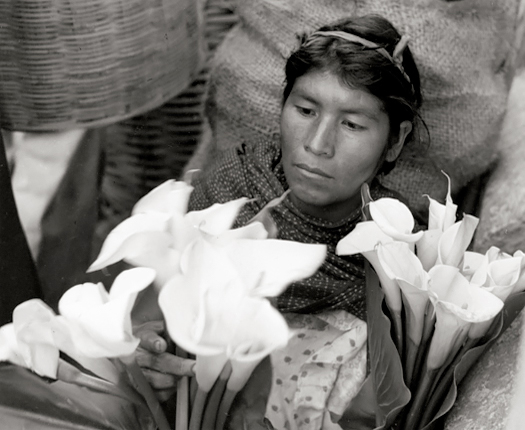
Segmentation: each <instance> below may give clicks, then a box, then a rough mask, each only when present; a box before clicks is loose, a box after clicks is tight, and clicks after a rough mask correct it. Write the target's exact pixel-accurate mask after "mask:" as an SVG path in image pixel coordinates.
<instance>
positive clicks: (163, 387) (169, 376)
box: [133, 321, 195, 401]
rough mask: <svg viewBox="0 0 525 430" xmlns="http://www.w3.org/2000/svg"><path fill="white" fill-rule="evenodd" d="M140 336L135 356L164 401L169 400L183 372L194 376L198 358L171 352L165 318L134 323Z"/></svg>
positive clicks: (158, 395)
mask: <svg viewBox="0 0 525 430" xmlns="http://www.w3.org/2000/svg"><path fill="white" fill-rule="evenodd" d="M133 331H134V334H135V336H137V337H138V338H139V339H140V344H139V347H138V348H137V350H136V352H135V359H136V360H137V363H138V365H139V366H140V367H141V369H142V372H143V373H144V375H145V376H146V379H147V380H148V381H149V383H150V385H151V386H152V387H153V389H154V390H155V392H156V394H157V398H158V399H159V400H160V401H166V400H168V399H169V398H170V397H171V396H172V395H173V393H174V392H175V391H176V389H177V380H178V379H179V378H180V377H181V376H194V372H193V367H194V366H195V360H191V359H187V358H182V357H178V356H176V355H174V354H171V353H169V352H167V348H168V343H167V342H166V339H164V338H163V337H162V334H163V333H164V322H163V321H149V322H146V323H144V324H141V325H139V326H135V327H134V330H133Z"/></svg>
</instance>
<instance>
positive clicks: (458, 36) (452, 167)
mask: <svg viewBox="0 0 525 430" xmlns="http://www.w3.org/2000/svg"><path fill="white" fill-rule="evenodd" d="M517 8H518V0H499V1H497V2H494V1H492V0H461V1H454V2H446V1H443V0H366V1H364V0H353V1H348V0H345V1H343V0H280V1H276V0H242V1H240V0H239V1H237V9H236V13H237V14H238V15H239V18H240V24H239V25H238V26H237V27H236V28H234V29H233V30H232V31H231V32H230V33H229V34H228V36H227V37H226V39H225V40H224V42H223V44H222V45H221V46H220V48H219V49H218V51H217V52H216V54H215V56H214V59H213V64H212V69H211V72H210V83H209V95H208V108H207V115H208V120H209V122H210V125H211V128H212V130H213V139H210V140H209V141H208V142H206V143H203V145H208V146H209V147H208V148H206V150H203V149H202V148H200V150H198V151H197V154H198V155H197V156H196V157H199V159H198V160H192V161H190V165H192V167H199V166H206V164H207V162H208V160H209V159H212V158H213V157H214V156H215V155H214V154H215V153H216V152H220V151H223V150H224V149H226V148H228V147H231V146H236V145H238V144H239V142H241V141H242V140H243V139H247V140H254V139H255V140H256V139H260V138H267V137H268V136H271V135H273V134H274V133H276V132H278V129H279V114H280V109H281V100H282V97H281V94H282V90H283V87H284V85H283V84H284V65H285V61H286V58H287V57H288V56H289V54H290V53H291V52H292V50H293V49H295V48H296V47H297V41H296V34H297V33H300V32H304V31H311V30H313V29H315V28H317V27H318V26H320V25H323V24H326V23H329V22H331V21H334V20H336V19H341V18H343V17H348V16H358V15H364V14H369V13H376V14H381V15H383V16H385V17H386V18H387V19H389V20H390V21H391V22H392V23H393V24H394V25H395V26H396V28H397V29H399V31H400V32H401V33H402V34H407V35H408V36H409V37H410V40H411V41H410V43H409V46H410V49H411V50H412V52H413V54H414V56H415V58H416V61H417V63H418V65H419V70H420V73H421V78H422V89H423V97H424V105H423V108H422V110H421V116H422V118H423V119H424V121H425V123H426V125H427V126H428V130H429V132H430V139H431V140H430V144H428V142H427V143H423V144H421V145H418V146H414V145H412V146H408V147H407V148H405V149H406V150H405V151H404V152H403V154H402V156H401V159H400V160H399V163H398V168H396V169H394V171H393V172H392V173H391V174H389V175H388V176H387V177H386V178H385V184H387V185H388V186H389V187H390V188H392V189H394V190H396V191H399V192H401V193H402V194H403V195H404V196H405V197H407V198H408V200H409V202H410V203H411V205H412V206H413V207H415V208H416V209H418V210H421V211H425V210H426V207H427V200H426V199H425V198H423V197H422V195H423V194H429V195H431V196H432V197H434V198H436V199H438V200H443V199H444V197H445V195H446V190H447V181H446V178H445V176H444V175H442V174H441V170H443V171H445V172H446V173H447V174H448V175H449V176H451V178H452V187H453V192H455V191H458V190H459V189H460V188H462V187H463V186H465V185H466V184H467V183H468V182H469V181H470V180H472V179H473V178H476V177H478V176H479V175H480V174H482V173H484V172H486V171H487V170H488V169H489V168H490V167H491V166H492V165H493V163H494V162H495V160H496V159H497V150H496V144H495V142H496V140H497V133H498V131H499V129H500V123H501V118H502V115H503V113H504V110H505V104H506V99H507V94H508V84H507V80H506V70H505V62H506V60H507V59H508V57H509V56H510V54H511V53H512V52H513V42H514V33H515V27H516V16H517ZM423 135H424V134H423ZM203 154H204V156H203Z"/></svg>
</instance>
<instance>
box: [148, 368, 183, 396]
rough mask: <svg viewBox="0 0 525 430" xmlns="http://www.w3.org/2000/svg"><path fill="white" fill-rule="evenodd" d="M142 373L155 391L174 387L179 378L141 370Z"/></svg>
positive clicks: (154, 371)
mask: <svg viewBox="0 0 525 430" xmlns="http://www.w3.org/2000/svg"><path fill="white" fill-rule="evenodd" d="M142 373H144V376H145V377H146V379H147V380H148V382H149V383H150V385H151V386H152V387H153V388H154V389H155V390H161V391H162V390H167V389H172V388H174V387H176V385H177V380H178V379H179V378H180V377H179V376H175V375H171V374H169V373H161V372H158V371H156V370H150V369H142Z"/></svg>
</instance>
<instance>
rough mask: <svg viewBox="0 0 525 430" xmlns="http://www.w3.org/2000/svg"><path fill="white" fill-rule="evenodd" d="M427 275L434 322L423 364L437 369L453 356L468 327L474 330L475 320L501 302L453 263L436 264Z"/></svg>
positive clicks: (486, 315) (490, 315)
mask: <svg viewBox="0 0 525 430" xmlns="http://www.w3.org/2000/svg"><path fill="white" fill-rule="evenodd" d="M429 276H430V284H429V285H430V287H429V289H430V291H431V292H432V294H430V300H431V301H432V303H433V304H434V308H435V310H436V326H435V331H434V335H433V337H432V341H431V343H430V348H429V353H428V357H427V366H428V368H429V369H438V368H440V367H441V366H443V364H445V362H446V361H447V359H449V358H451V357H454V355H455V353H456V352H457V351H458V349H459V347H460V346H461V344H462V343H463V341H464V340H465V339H466V337H467V335H468V334H469V330H470V331H471V334H472V333H473V332H474V333H476V332H477V325H478V324H483V323H485V322H487V321H490V320H492V319H493V318H494V317H495V316H496V315H497V314H498V313H499V312H500V311H501V309H502V308H503V302H502V301H501V300H500V299H498V298H497V297H496V296H494V295H493V294H492V293H490V292H488V291H486V290H484V289H483V288H480V287H478V286H477V285H473V284H471V283H469V281H468V280H467V279H466V278H465V277H464V276H463V275H462V274H461V273H460V271H459V269H458V268H456V267H452V266H446V265H438V266H435V267H434V268H432V269H431V270H430V272H429ZM471 325H473V327H472V329H471ZM476 334H477V333H476ZM471 337H472V336H471Z"/></svg>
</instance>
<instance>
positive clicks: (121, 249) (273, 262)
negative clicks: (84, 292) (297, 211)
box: [90, 181, 326, 430]
mask: <svg viewBox="0 0 525 430" xmlns="http://www.w3.org/2000/svg"><path fill="white" fill-rule="evenodd" d="M192 190H193V188H192V187H191V186H190V185H188V184H186V183H185V182H175V181H167V182H165V183H164V184H162V185H160V186H159V187H157V188H156V189H154V190H152V191H151V192H150V193H149V194H147V195H146V196H144V197H143V198H142V199H141V200H140V201H139V202H137V204H136V205H135V207H134V209H133V212H132V215H131V217H129V218H128V219H126V220H124V221H123V222H122V223H121V224H120V225H118V226H117V227H116V228H115V229H114V230H113V231H112V232H111V233H110V234H109V235H108V237H107V239H106V241H105V242H104V244H103V247H102V249H101V252H100V255H99V257H98V258H97V259H96V261H95V262H94V263H93V264H92V266H91V267H90V270H99V269H101V268H103V267H105V266H107V265H109V264H112V263H115V262H117V261H119V260H124V261H126V262H128V263H130V264H132V265H134V266H141V267H150V268H153V269H155V271H156V278H155V282H154V285H155V288H156V289H157V291H158V292H159V296H158V301H159V305H160V308H161V310H162V313H163V315H164V319H165V321H166V327H167V331H168V333H169V335H170V337H171V339H172V340H173V341H174V343H175V344H176V346H177V348H178V353H179V354H181V355H183V354H186V353H189V354H191V355H192V356H195V358H196V366H195V374H196V376H195V380H196V382H197V386H198V388H197V390H196V393H193V392H191V395H190V392H189V391H188V384H187V381H182V383H180V384H179V389H178V394H177V396H178V397H177V400H178V409H177V413H176V420H177V422H176V428H177V430H182V429H186V428H188V425H189V428H190V429H192V430H197V429H200V428H215V429H222V428H223V427H224V424H225V420H226V418H227V416H228V411H229V409H230V407H231V404H232V402H233V400H234V398H235V396H236V394H237V393H238V392H239V391H240V390H241V389H242V388H243V387H244V385H245V384H246V382H247V381H248V379H249V377H250V375H251V374H252V372H253V370H254V369H255V367H256V366H257V365H258V364H259V363H260V362H261V361H262V360H263V358H265V357H266V356H268V355H269V354H270V353H271V352H272V351H273V350H275V349H277V348H281V347H284V346H285V345H286V344H287V342H288V339H289V337H290V333H289V329H288V326H287V323H286V321H285V319H284V318H283V316H282V315H281V314H280V313H279V311H277V310H276V309H275V308H274V307H273V306H272V305H271V303H270V301H269V299H268V298H271V297H275V296H277V295H279V294H280V293H281V292H282V291H283V290H284V289H285V288H286V287H287V286H288V285H289V284H290V283H291V282H294V281H297V280H300V279H302V278H305V277H308V276H311V275H312V274H314V273H315V272H316V271H317V269H318V268H319V266H320V265H321V264H322V262H323V261H324V259H325V256H326V246H325V245H317V244H303V243H297V242H292V241H284V240H278V239H273V238H270V237H269V235H268V232H267V229H266V228H265V227H264V223H263V222H264V218H265V217H264V213H263V214H261V216H260V217H256V218H255V219H254V221H253V222H251V223H249V224H248V225H246V226H244V227H240V228H232V225H233V223H234V221H235V219H236V218H237V215H238V213H239V211H240V210H241V208H242V206H243V205H244V204H246V203H247V202H248V199H246V198H241V199H237V200H233V201H230V202H227V203H225V204H215V205H213V206H211V207H209V208H207V209H205V210H201V211H190V212H188V211H187V205H188V200H189V196H190V194H191V192H192ZM259 219H261V221H259ZM190 405H191V407H190ZM188 422H189V424H188Z"/></svg>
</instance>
